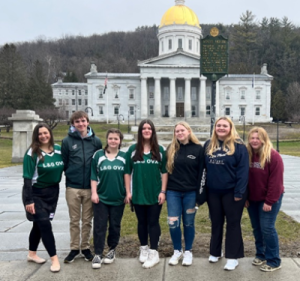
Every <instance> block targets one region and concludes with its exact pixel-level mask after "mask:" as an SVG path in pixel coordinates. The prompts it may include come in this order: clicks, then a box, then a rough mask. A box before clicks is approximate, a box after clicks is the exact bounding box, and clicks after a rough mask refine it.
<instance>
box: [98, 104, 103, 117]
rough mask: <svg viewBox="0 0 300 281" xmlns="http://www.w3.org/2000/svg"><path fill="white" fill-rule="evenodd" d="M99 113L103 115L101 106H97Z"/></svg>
mask: <svg viewBox="0 0 300 281" xmlns="http://www.w3.org/2000/svg"><path fill="white" fill-rule="evenodd" d="M99 114H100V115H103V106H99Z"/></svg>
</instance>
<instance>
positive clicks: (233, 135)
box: [206, 116, 243, 156]
mask: <svg viewBox="0 0 300 281" xmlns="http://www.w3.org/2000/svg"><path fill="white" fill-rule="evenodd" d="M220 120H225V121H227V122H228V123H229V126H230V132H229V134H228V136H227V137H226V139H225V140H224V142H223V145H222V149H223V150H225V148H226V147H227V148H228V149H229V151H228V153H227V154H228V155H233V154H234V152H235V147H234V144H235V143H243V142H242V140H241V139H240V136H239V134H238V133H237V131H236V129H235V126H234V124H233V122H232V120H231V119H230V118H228V117H226V116H223V117H220V118H218V119H217V121H216V122H215V125H214V130H213V133H212V136H211V140H210V143H209V145H208V146H207V149H206V153H207V154H208V155H211V156H212V154H213V152H214V151H216V150H217V149H218V148H219V147H220V144H219V139H218V136H217V133H216V125H217V124H218V122H219V121H220Z"/></svg>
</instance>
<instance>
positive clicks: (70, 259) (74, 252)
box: [64, 250, 79, 263]
mask: <svg viewBox="0 0 300 281" xmlns="http://www.w3.org/2000/svg"><path fill="white" fill-rule="evenodd" d="M78 255H79V250H71V252H70V253H69V254H68V256H67V257H66V258H65V260H64V263H71V262H73V261H74V260H75V257H76V256H78Z"/></svg>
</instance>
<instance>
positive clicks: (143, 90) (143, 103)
mask: <svg viewBox="0 0 300 281" xmlns="http://www.w3.org/2000/svg"><path fill="white" fill-rule="evenodd" d="M147 117H148V97H147V78H145V77H143V78H141V118H142V119H145V118H147Z"/></svg>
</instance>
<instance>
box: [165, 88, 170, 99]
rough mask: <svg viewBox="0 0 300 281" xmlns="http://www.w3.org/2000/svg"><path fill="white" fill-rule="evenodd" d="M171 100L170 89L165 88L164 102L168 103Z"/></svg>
mask: <svg viewBox="0 0 300 281" xmlns="http://www.w3.org/2000/svg"><path fill="white" fill-rule="evenodd" d="M169 99H170V94H169V88H168V87H164V100H165V101H168V100H169Z"/></svg>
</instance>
